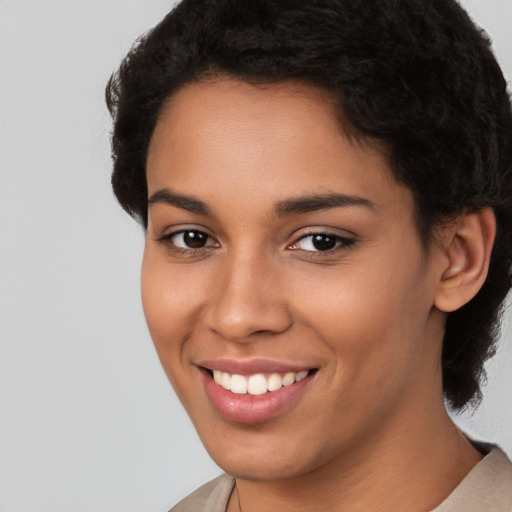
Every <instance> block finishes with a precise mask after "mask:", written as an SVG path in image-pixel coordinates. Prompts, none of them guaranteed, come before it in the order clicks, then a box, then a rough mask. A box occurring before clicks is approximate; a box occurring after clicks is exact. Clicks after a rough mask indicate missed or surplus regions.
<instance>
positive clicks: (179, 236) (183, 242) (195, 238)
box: [165, 229, 217, 249]
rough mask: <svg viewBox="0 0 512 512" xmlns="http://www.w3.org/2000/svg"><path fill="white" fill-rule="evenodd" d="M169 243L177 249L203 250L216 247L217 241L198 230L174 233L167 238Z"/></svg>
mask: <svg viewBox="0 0 512 512" xmlns="http://www.w3.org/2000/svg"><path fill="white" fill-rule="evenodd" d="M165 238H166V240H167V241H169V242H171V244H172V245H174V246H175V247H179V248H180V249H202V248H203V247H216V246H217V244H216V242H215V240H214V239H213V238H212V237H211V236H209V235H207V234H206V233H203V232H202V231H196V230H192V229H190V230H185V231H179V232H178V233H172V234H171V235H169V236H166V237H165Z"/></svg>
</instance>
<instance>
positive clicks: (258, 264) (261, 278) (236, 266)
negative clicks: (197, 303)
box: [205, 256, 292, 343]
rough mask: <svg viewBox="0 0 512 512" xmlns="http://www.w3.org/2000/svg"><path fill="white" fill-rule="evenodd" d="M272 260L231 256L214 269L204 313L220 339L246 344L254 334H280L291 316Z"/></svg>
mask: <svg viewBox="0 0 512 512" xmlns="http://www.w3.org/2000/svg"><path fill="white" fill-rule="evenodd" d="M273 267H275V265H272V263H271V262H268V261H262V258H255V257H243V256H242V257H232V258H231V259H229V260H228V259H227V260H226V261H224V262H223V263H222V267H221V268H219V269H217V270H218V273H217V275H216V279H215V291H214V293H212V294H211V295H210V301H209V302H210V303H209V307H208V310H207V312H206V314H205V320H206V323H207V326H208V328H209V329H210V330H211V331H214V332H215V333H216V334H218V335H219V336H221V337H222V338H224V339H226V340H229V341H232V342H236V343H245V342H250V341H252V340H253V339H254V337H255V335H258V334H266V335H275V334H279V333H283V332H285V331H286V330H288V329H289V327H290V326H291V324H292V317H291V315H290V312H289V310H288V307H287V301H286V298H285V293H284V290H283V286H282V280H281V279H280V276H279V269H278V268H273Z"/></svg>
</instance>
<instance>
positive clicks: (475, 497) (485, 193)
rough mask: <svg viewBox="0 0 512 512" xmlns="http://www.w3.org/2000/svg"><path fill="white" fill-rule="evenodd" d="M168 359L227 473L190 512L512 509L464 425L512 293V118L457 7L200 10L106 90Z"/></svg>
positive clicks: (493, 458)
mask: <svg viewBox="0 0 512 512" xmlns="http://www.w3.org/2000/svg"><path fill="white" fill-rule="evenodd" d="M107 100H108V104H109V108H110V110H111V112H112V114H113V117H114V122H115V124H114V132H113V155H114V172H113V186H114V191H115V193H116V195H117V198H118V200H119V201H120V203H121V204H122V206H123V207H124V208H125V209H126V210H127V211H128V212H129V213H130V214H132V215H133V216H135V217H137V218H138V219H139V220H140V222H141V223H142V224H143V226H144V228H145V229H146V232H147V237H146V246H145V253H144V261H143V266H142V298H143V306H144V311H145V315H146V319H147V323H148V326H149V330H150V332H151V335H152V338H153V341H154V344H155V347H156V350H157V352H158V355H159V357H160V360H161V362H162V365H163V367H164V369H165V371H166V373H167V375H168V377H169V380H170V381H171V383H172V385H173V387H174V389H175V391H176V393H177V394H178V396H179V398H180V400H181V402H182V403H183V405H184V407H185V409H186V410H187V412H188V414H189V416H190V418H191V420H192V422H193V423H194V426H195V427H196V429H197V432H198V434H199V436H200V437H201V440H202V442H203V443H204V445H205V447H206V449H207V450H208V452H209V453H210V455H211V456H212V458H213V459H214V460H215V462H216V463H217V464H218V465H219V466H220V467H221V468H222V469H224V470H225V472H226V473H227V475H230V476H227V475H224V476H222V477H220V478H219V479H217V480H215V481H213V482H211V483H210V484H207V485H206V486H204V487H203V488H201V489H199V490H198V491H196V493H194V494H193V495H191V496H190V497H188V498H186V499H185V500H184V501H182V502H181V503H180V504H178V505H177V506H176V507H175V508H174V509H173V510H176V511H188V510H191V511H192V510H193V511H198V510H205V511H206V510H207V511H224V510H227V511H229V512H233V511H243V512H251V511H256V510H257V511H263V512H265V511H278V510H279V511H285V510H292V509H293V510H294V511H297V510H299V511H300V510H304V511H306V510H307V511H311V510H322V511H341V510H343V511H346V510H349V511H363V510H364V511H369V510H371V511H377V510H378V511H388V510H389V511H391V510H393V511H395V510H407V511H416V510H417V511H427V510H436V511H445V510H446V511H454V510H457V511H458V510H461V511H462V510H464V511H470V510H484V509H488V510H493V511H511V510H512V466H511V464H510V462H509V461H508V459H507V458H506V456H505V455H504V454H503V452H502V451H501V450H499V448H497V447H492V446H488V445H484V444H481V443H477V442H474V441H471V440H469V439H468V438H467V437H465V436H464V435H463V434H462V433H461V432H459V430H458V429H457V428H456V426H455V425H454V424H453V423H452V421H451V419H450V418H449V416H448V414H447V412H446V409H445V404H444V400H445V399H446V400H447V401H448V402H449V403H450V404H451V405H452V407H454V408H455V409H461V408H463V407H465V406H467V405H468V404H470V403H474V402H475V401H477V400H478V398H479V396H480V382H481V379H482V373H483V363H484V362H485V360H486V359H487V358H488V357H489V356H490V355H491V354H492V352H493V349H494V343H495V340H496V338H497V335H498V325H499V314H500V311H501V307H502V303H503V300H504V298H505V296H506V294H507V292H508V290H509V289H510V285H511V257H512V115H511V108H510V101H509V97H508V95H507V92H506V86H505V82H504V79H503V76H502V74H501V71H500V69H499V66H498V64H497V63H496V61H495V59H494V57H493V55H492V52H491V50H490V47H489V43H488V41H487V39H486V38H485V36H484V35H483V34H482V33H481V32H480V31H479V30H478V29H477V28H476V27H475V26H474V25H473V24H472V22H471V21H470V20H469V18H468V16H467V14H466V13H465V12H464V11H463V10H462V9H461V8H460V6H459V5H458V4H457V3H455V2H454V1H452V0H435V1H432V0H398V1H397V0H384V1H380V2H358V1H356V2H354V1H349V0H315V1H311V0H293V1H292V0H280V1H276V0H251V1H249V0H210V1H208V0H202V1H200V0H184V1H183V2H182V3H181V4H179V5H178V7H177V8H176V9H175V10H173V11H172V12H171V13H170V14H169V15H168V16H167V17H166V18H165V19H164V20H163V21H162V22H161V23H160V24H159V25H158V26H157V27H155V29H153V30H152V31H150V32H149V33H148V34H146V35H145V36H144V37H143V38H142V39H141V40H140V41H139V43H138V44H137V45H136V46H135V47H134V48H133V49H132V51H131V52H130V54H129V55H128V57H127V58H126V59H125V61H124V62H123V64H122V66H121V68H120V70H119V71H118V73H117V74H115V75H114V76H113V78H112V80H111V82H110V84H109V87H108V89H107Z"/></svg>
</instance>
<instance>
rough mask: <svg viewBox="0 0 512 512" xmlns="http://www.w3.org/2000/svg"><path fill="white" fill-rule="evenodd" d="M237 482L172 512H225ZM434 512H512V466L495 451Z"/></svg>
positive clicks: (211, 485)
mask: <svg viewBox="0 0 512 512" xmlns="http://www.w3.org/2000/svg"><path fill="white" fill-rule="evenodd" d="M234 485H235V480H234V479H233V478H231V477H230V476H228V475H222V476H219V477H218V478H216V479H215V480H212V481H211V482H208V483H207V484H205V485H203V486H202V487H200V488H199V489H197V490H196V491H195V492H193V493H192V494H190V495H189V496H188V497H186V498H185V499H184V500H182V501H180V502H179V503H178V504H177V505H176V506H174V507H173V508H172V509H171V510H170V512H225V511H226V507H227V504H228V500H229V497H230V495H231V492H232V491H233V487H234ZM432 512H512V463H511V462H510V461H509V460H508V458H507V456H506V455H505V454H504V453H503V452H502V451H501V450H500V449H499V448H497V447H494V448H493V449H492V450H491V451H490V452H489V453H488V454H487V455H486V456H485V457H484V458H483V459H482V460H481V461H480V462H479V463H478V464H477V465H476V466H475V467H474V468H473V469H472V470H471V471H470V472H469V473H468V474H467V475H466V478H464V480H462V482H461V483H460V484H459V485H458V486H457V488H456V489H455V490H454V491H453V492H452V493H451V494H450V496H448V498H446V500H444V501H443V503H441V504H440V505H439V506H438V507H436V508H435V509H434V510H433V511H432Z"/></svg>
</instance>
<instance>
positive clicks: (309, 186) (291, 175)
mask: <svg viewBox="0 0 512 512" xmlns="http://www.w3.org/2000/svg"><path fill="white" fill-rule="evenodd" d="M147 178H148V189H149V194H150V195H151V194H152V193H154V192H156V191H157V190H158V189H160V188H165V187H170V188H172V189H173V190H175V191H177V192H183V193H190V192H191V191H193V192H194V194H196V195H200V196H201V197H202V198H203V199H204V200H205V201H207V202H209V201H215V200H216V199H217V198H219V197H220V196H224V197H226V198H228V197H229V198H230V201H234V198H238V197H245V198H246V201H247V198H248V197H250V199H251V201H256V202H259V204H260V205H263V204H265V203H268V204H269V205H271V204H275V203H276V202H278V201H279V200H280V199H282V197H283V196H286V197H293V196H300V195H304V194H306V193H307V194H315V193H316V194H325V193H330V192H336V193H344V194H349V195H357V196H362V197H368V198H369V200H370V201H371V202H373V203H376V204H381V205H383V204H385V203H394V204H395V205H398V204H400V205H401V206H402V207H405V208H406V209H407V211H408V213H410V209H411V204H412V197H411V194H410V192H409V190H408V189H406V188H405V187H403V186H401V185H399V184H398V183H397V182H396V180H395V179H394V177H393V175H392V173H391V170H390V166H389V163H388V160H387V158H386V156H385V155H384V154H383V152H382V151H378V150H377V149H376V148H375V147H372V146H371V145H370V144H365V143H364V142H363V143H361V142H357V141H355V140H353V139H349V138H348V136H347V133H346V131H345V130H344V129H343V126H342V120H341V119H340V115H339V112H338V111H337V109H336V108H335V106H334V102H333V100H332V99H331V98H330V97H329V96H328V94H327V93H326V92H325V91H323V90H321V89H319V88H316V87H313V86H309V85H304V84H300V83H296V82H285V83H279V84H271V85H252V84H248V83H245V82H241V81H236V80H231V79H223V80H220V79H219V80H212V81H208V82H197V83H191V84H188V85H185V86H184V87H182V88H181V89H180V90H179V91H177V92H176V93H175V94H173V95H172V96H171V98H170V99H169V100H168V101H167V103H166V104H165V105H164V107H163V109H162V111H161V114H160V117H159V120H158V122H157V125H156V128H155V131H154V133H153V137H152V140H151V143H150V148H149V152H148V161H147ZM399 196H400V197H401V196H404V197H401V199H400V201H397V199H398V198H399ZM235 203H236V201H235V202H234V203H232V204H233V205H235ZM245 204H246V203H242V204H240V207H242V208H243V207H244V205H245Z"/></svg>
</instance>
